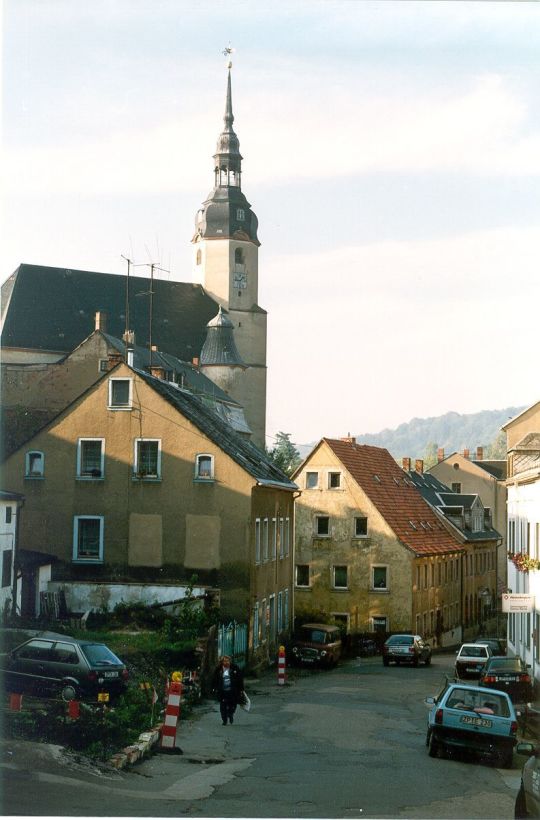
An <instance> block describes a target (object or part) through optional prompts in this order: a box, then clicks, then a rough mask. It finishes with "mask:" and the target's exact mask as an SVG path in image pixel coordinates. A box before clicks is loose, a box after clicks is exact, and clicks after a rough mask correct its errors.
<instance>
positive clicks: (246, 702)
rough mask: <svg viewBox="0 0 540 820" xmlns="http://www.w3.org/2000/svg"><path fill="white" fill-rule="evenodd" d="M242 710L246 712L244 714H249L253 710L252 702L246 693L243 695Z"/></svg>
mask: <svg viewBox="0 0 540 820" xmlns="http://www.w3.org/2000/svg"><path fill="white" fill-rule="evenodd" d="M240 708H241V709H243V710H244V712H249V711H250V710H251V701H250V699H249V698H248V696H247V695H246V693H245V692H244V694H243V695H242V700H241V701H240Z"/></svg>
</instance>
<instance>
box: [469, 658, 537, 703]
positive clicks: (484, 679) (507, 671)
mask: <svg viewBox="0 0 540 820" xmlns="http://www.w3.org/2000/svg"><path fill="white" fill-rule="evenodd" d="M528 669H530V666H528V665H527V664H525V663H524V662H523V661H522V660H521V658H509V657H507V656H506V655H502V656H501V655H493V657H491V658H489V660H488V661H486V664H485V666H484V667H483V669H482V672H481V674H480V678H479V680H478V686H484V687H487V688H490V689H501V690H502V691H503V692H507V693H508V694H509V695H510V699H511V701H512V703H528V702H529V701H530V700H532V699H533V684H532V679H531V676H530V675H529V672H528Z"/></svg>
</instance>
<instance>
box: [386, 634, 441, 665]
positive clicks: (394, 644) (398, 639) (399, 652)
mask: <svg viewBox="0 0 540 820" xmlns="http://www.w3.org/2000/svg"><path fill="white" fill-rule="evenodd" d="M391 662H392V663H395V664H396V665H397V666H399V665H400V664H401V663H410V664H412V665H413V666H418V664H419V663H420V662H422V663H424V664H425V665H426V666H429V664H430V663H431V646H430V644H429V643H427V642H426V641H424V639H423V638H422V637H421V636H420V635H391V636H390V637H389V638H388V639H387V640H386V641H385V643H384V646H383V665H384V666H389V665H390V663H391Z"/></svg>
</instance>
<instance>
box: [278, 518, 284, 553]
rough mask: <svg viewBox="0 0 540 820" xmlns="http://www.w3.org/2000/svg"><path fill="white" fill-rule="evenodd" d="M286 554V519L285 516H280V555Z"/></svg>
mask: <svg viewBox="0 0 540 820" xmlns="http://www.w3.org/2000/svg"><path fill="white" fill-rule="evenodd" d="M284 555H285V519H284V518H283V516H280V518H279V557H280V558H283V557H284Z"/></svg>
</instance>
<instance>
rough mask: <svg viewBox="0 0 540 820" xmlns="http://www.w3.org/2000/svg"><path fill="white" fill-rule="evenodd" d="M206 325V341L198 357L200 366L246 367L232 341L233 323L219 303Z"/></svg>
mask: <svg viewBox="0 0 540 820" xmlns="http://www.w3.org/2000/svg"><path fill="white" fill-rule="evenodd" d="M206 327H207V331H206V341H205V343H204V345H203V348H202V350H201V357H200V365H201V367H202V366H204V365H218V364H222V365H223V364H229V365H239V366H240V367H246V365H245V364H244V362H243V361H242V358H241V356H240V353H239V352H238V348H237V347H236V342H235V341H234V325H233V323H232V322H231V320H230V319H229V317H228V316H227V314H226V313H224V312H223V308H222V307H221V305H220V306H219V311H218V314H217V316H214V318H213V319H211V320H210V321H209V322H208V324H207V325H206Z"/></svg>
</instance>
